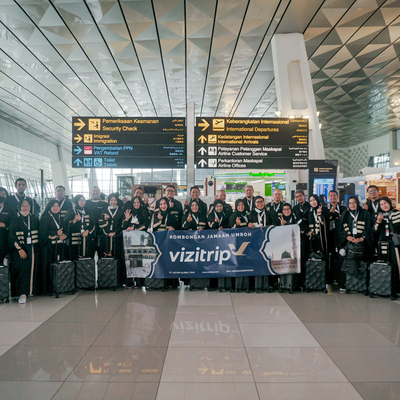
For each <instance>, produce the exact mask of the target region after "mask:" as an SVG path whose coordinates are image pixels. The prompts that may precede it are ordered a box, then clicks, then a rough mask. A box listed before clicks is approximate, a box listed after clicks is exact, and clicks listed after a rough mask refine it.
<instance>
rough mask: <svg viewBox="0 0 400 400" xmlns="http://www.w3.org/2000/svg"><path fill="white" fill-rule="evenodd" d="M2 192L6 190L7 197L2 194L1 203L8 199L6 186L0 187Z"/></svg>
mask: <svg viewBox="0 0 400 400" xmlns="http://www.w3.org/2000/svg"><path fill="white" fill-rule="evenodd" d="M0 192H5V193H6V197H3V196H0V204H1V203H4V202H5V201H6V200H7V199H8V192H7V189H6V188H3V187H0Z"/></svg>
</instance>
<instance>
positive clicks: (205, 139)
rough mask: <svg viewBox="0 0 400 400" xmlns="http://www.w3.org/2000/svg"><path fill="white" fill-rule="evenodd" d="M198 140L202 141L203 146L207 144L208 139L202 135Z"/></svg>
mask: <svg viewBox="0 0 400 400" xmlns="http://www.w3.org/2000/svg"><path fill="white" fill-rule="evenodd" d="M197 140H200V142H201V144H203V143H204V142H207V138H206V137H205V136H204V135H201V136H200V137H199V138H198V139H197Z"/></svg>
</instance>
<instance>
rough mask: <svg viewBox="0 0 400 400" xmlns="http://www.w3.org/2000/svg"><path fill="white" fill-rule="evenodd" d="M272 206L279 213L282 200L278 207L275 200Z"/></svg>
mask: <svg viewBox="0 0 400 400" xmlns="http://www.w3.org/2000/svg"><path fill="white" fill-rule="evenodd" d="M272 208H273V209H274V211H275V212H276V213H277V212H278V210H279V209H280V208H281V202H279V203H278V205H277V206H276V208H275V203H274V202H273V203H272Z"/></svg>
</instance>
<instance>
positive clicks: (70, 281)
mask: <svg viewBox="0 0 400 400" xmlns="http://www.w3.org/2000/svg"><path fill="white" fill-rule="evenodd" d="M50 279H51V283H52V287H53V289H52V291H53V293H54V294H55V296H56V299H58V298H59V297H60V296H59V295H60V293H68V292H70V293H71V294H74V293H75V265H74V262H73V261H57V262H54V263H51V264H50Z"/></svg>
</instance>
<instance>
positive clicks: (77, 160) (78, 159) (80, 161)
mask: <svg viewBox="0 0 400 400" xmlns="http://www.w3.org/2000/svg"><path fill="white" fill-rule="evenodd" d="M79 163H81V164H83V162H82V160H81V159H80V158H77V159H76V160H75V161H74V164H76V166H77V167H79Z"/></svg>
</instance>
